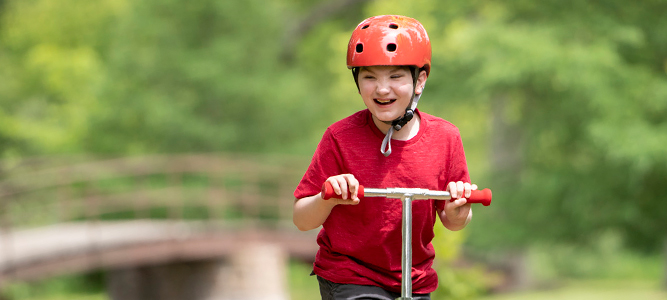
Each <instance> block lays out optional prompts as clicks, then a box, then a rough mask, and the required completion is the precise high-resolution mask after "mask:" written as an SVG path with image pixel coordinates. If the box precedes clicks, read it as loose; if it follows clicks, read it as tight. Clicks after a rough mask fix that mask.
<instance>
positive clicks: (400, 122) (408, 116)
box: [391, 108, 415, 131]
mask: <svg viewBox="0 0 667 300" xmlns="http://www.w3.org/2000/svg"><path fill="white" fill-rule="evenodd" d="M414 116H415V112H414V111H413V110H412V109H409V108H408V109H406V110H405V114H404V115H403V116H402V117H400V118H398V119H396V120H394V121H393V122H391V127H393V128H394V129H396V131H399V130H401V128H403V126H405V124H408V122H410V120H412V118H413V117H414Z"/></svg>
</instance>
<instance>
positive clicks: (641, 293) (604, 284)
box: [479, 279, 667, 300]
mask: <svg viewBox="0 0 667 300" xmlns="http://www.w3.org/2000/svg"><path fill="white" fill-rule="evenodd" d="M565 299H567V300H628V299H641V300H664V299H667V291H665V290H663V289H661V288H660V284H659V283H658V282H647V281H636V280H623V281H619V280H594V279H586V280H578V281H571V282H567V283H565V284H564V285H563V286H561V287H559V288H556V289H550V290H543V291H531V292H517V293H508V294H499V295H491V296H486V297H481V298H479V300H565Z"/></svg>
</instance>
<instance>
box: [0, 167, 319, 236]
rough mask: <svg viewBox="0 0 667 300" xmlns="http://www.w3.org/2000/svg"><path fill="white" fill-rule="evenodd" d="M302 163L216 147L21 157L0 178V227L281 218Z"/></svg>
mask: <svg viewBox="0 0 667 300" xmlns="http://www.w3.org/2000/svg"><path fill="white" fill-rule="evenodd" d="M72 161H76V163H71V162H72ZM307 163H308V160H307V159H304V158H295V157H277V156H249V155H220V154H186V155H164V156H143V157H125V158H113V159H102V160H99V159H97V160H91V159H80V158H79V159H70V160H60V161H56V160H40V161H37V162H33V163H25V164H23V165H21V166H19V167H14V168H13V169H11V170H10V172H5V174H4V176H3V177H0V220H1V221H0V227H1V228H2V230H3V231H11V230H13V229H15V228H31V227H40V226H46V225H49V224H57V223H62V222H71V221H80V220H100V219H102V220H107V219H155V218H157V219H172V220H184V219H185V220H188V219H198V220H210V221H220V220H246V221H248V220H252V221H257V222H262V223H265V224H270V223H272V222H273V223H275V222H286V221H288V220H291V210H292V204H293V201H292V192H293V189H294V187H295V186H296V184H297V183H298V180H299V178H300V177H301V175H302V174H303V171H304V170H305V167H306V166H307Z"/></svg>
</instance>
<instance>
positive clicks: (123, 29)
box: [0, 0, 667, 252]
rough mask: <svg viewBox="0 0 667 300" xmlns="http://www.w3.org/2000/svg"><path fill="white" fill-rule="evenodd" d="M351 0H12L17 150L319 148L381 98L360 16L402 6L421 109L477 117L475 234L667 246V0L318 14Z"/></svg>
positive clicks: (7, 45) (7, 13)
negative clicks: (336, 125)
mask: <svg viewBox="0 0 667 300" xmlns="http://www.w3.org/2000/svg"><path fill="white" fill-rule="evenodd" d="M335 2H337V1H334V0H331V1H315V0H279V1H269V2H267V1H260V0H248V1H213V0H201V1H194V2H193V1H191V2H184V1H176V0H167V1H165V0H162V1H158V0H146V1H138V2H137V1H127V0H95V1H90V0H88V1H84V0H58V1H51V0H5V1H2V2H0V3H2V6H0V14H1V15H0V17H1V23H0V66H2V67H1V68H0V158H2V159H4V160H12V159H13V160H16V159H20V158H21V157H29V156H34V155H53V154H63V153H68V154H70V153H99V154H115V155H125V154H137V153H158V152H159V153H177V152H212V151H238V152H241V151H243V152H262V153H271V152H289V153H296V154H301V155H308V154H310V153H312V151H314V148H315V146H316V144H317V142H318V140H319V138H320V137H321V134H322V132H323V131H324V129H325V128H326V126H328V125H329V124H330V123H332V122H334V121H336V120H338V119H340V118H342V117H345V116H347V115H349V114H351V113H353V112H355V111H357V110H360V109H363V108H364V106H363V103H362V101H360V100H359V97H358V95H357V91H356V88H355V86H354V83H353V81H352V78H351V76H350V72H349V70H347V69H346V68H345V51H346V45H347V40H348V38H349V34H350V32H351V30H352V29H353V28H354V26H356V24H358V22H360V21H361V20H362V19H363V18H365V17H368V16H371V15H377V14H402V15H408V16H411V17H414V18H416V19H418V20H420V21H421V22H422V23H423V24H424V26H425V27H426V29H427V31H428V32H429V36H430V38H431V41H432V44H433V68H432V70H433V72H432V74H431V76H430V77H429V80H428V82H427V85H426V90H425V94H424V97H423V98H422V100H421V101H420V109H421V110H423V111H425V112H428V113H431V114H434V115H437V116H440V117H443V118H445V119H447V120H450V121H452V122H453V123H454V124H456V125H457V126H459V128H460V130H461V133H462V137H463V141H464V145H465V146H466V153H467V157H468V163H469V166H470V170H471V174H472V177H473V180H474V181H475V182H477V183H478V184H479V185H480V187H490V188H492V189H493V191H494V204H493V205H491V206H490V207H479V208H478V207H475V218H474V219H475V220H474V221H473V222H472V223H471V224H470V226H469V229H468V230H469V231H470V234H469V235H468V239H467V240H466V241H465V243H467V244H470V246H471V247H476V248H478V249H489V250H491V249H512V248H516V247H524V246H526V245H528V244H532V243H542V242H553V241H557V242H571V243H575V244H580V245H584V246H585V245H587V244H591V243H592V242H591V241H593V240H595V239H594V237H596V236H599V235H600V234H601V233H604V232H609V231H613V232H617V233H618V234H619V236H620V237H619V238H620V239H621V240H622V241H624V243H625V244H624V246H630V247H633V248H635V249H641V250H644V251H653V252H655V251H657V250H658V249H660V247H662V245H663V241H664V240H665V238H667V237H666V236H665V231H664V228H667V216H666V215H665V212H667V201H664V200H666V199H665V193H664V187H665V178H667V147H665V146H664V145H667V101H666V99H667V78H666V72H667V35H665V34H664V28H666V27H667V19H666V18H664V13H663V12H664V11H665V10H666V9H667V2H665V1H663V0H641V1H635V2H633V4H632V5H627V1H622V0H603V1H577V0H545V1H530V0H512V1H509V0H500V1H492V2H489V1H479V0H474V1H463V0H457V1H447V2H442V1H437V0H417V1H411V2H406V1H397V0H391V1H359V2H358V3H354V2H353V1H339V2H341V3H343V2H345V3H347V6H345V7H344V9H340V8H339V9H330V10H328V11H327V10H323V11H324V12H325V13H324V14H323V15H322V16H321V17H319V18H316V20H317V22H315V23H314V24H312V26H305V25H304V20H308V16H309V14H311V13H312V12H313V11H316V10H317V9H319V8H321V7H323V6H322V5H325V4H328V3H335ZM299 28H302V29H304V30H305V31H303V32H301V33H299V34H297V33H298V32H300V31H299V30H298V29H299ZM1 171H2V170H0V174H1ZM441 252H442V251H441Z"/></svg>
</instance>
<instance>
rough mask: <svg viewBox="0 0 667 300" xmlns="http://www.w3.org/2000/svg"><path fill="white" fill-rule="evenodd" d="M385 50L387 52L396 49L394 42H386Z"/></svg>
mask: <svg viewBox="0 0 667 300" xmlns="http://www.w3.org/2000/svg"><path fill="white" fill-rule="evenodd" d="M387 51H389V52H394V51H396V44H394V43H391V44H387Z"/></svg>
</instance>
